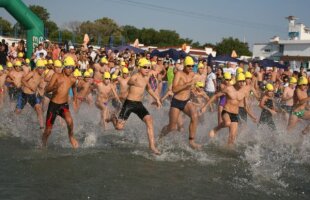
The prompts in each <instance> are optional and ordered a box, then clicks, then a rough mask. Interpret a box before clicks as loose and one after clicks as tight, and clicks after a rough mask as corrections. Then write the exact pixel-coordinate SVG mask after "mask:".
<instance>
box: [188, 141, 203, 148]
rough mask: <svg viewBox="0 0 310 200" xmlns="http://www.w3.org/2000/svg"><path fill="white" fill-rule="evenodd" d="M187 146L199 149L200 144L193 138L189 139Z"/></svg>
mask: <svg viewBox="0 0 310 200" xmlns="http://www.w3.org/2000/svg"><path fill="white" fill-rule="evenodd" d="M189 146H190V147H191V148H193V149H196V150H200V149H201V144H197V143H196V142H195V141H194V140H189Z"/></svg>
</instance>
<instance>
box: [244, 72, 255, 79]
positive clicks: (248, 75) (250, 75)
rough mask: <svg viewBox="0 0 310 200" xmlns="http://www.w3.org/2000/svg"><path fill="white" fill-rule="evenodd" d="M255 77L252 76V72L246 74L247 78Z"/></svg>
mask: <svg viewBox="0 0 310 200" xmlns="http://www.w3.org/2000/svg"><path fill="white" fill-rule="evenodd" d="M252 77H253V75H252V74H251V72H245V78H252Z"/></svg>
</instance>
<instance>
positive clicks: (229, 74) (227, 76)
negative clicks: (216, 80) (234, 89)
mask: <svg viewBox="0 0 310 200" xmlns="http://www.w3.org/2000/svg"><path fill="white" fill-rule="evenodd" d="M224 79H225V80H230V79H231V73H229V72H225V73H224Z"/></svg>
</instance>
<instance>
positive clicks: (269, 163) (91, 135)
mask: <svg viewBox="0 0 310 200" xmlns="http://www.w3.org/2000/svg"><path fill="white" fill-rule="evenodd" d="M163 109H164V112H163V110H157V109H155V108H149V111H150V113H151V115H152V116H153V118H154V130H155V137H156V138H158V135H159V132H160V130H161V128H162V127H163V126H164V125H166V124H167V123H168V114H167V112H168V108H163ZM256 113H259V112H258V110H256ZM216 115H217V113H207V114H206V115H205V116H204V123H201V124H199V127H198V130H197V136H196V141H197V142H198V143H201V144H203V149H202V150H201V151H196V150H193V149H191V148H190V147H189V146H188V131H187V130H185V131H184V133H171V134H169V135H167V136H166V137H165V138H163V140H162V141H161V142H159V143H158V148H159V149H160V151H161V152H162V154H161V155H159V156H154V155H152V154H150V153H149V150H148V139H147V135H146V127H145V125H144V123H143V122H141V120H140V119H139V118H138V117H136V116H135V115H134V114H132V116H131V117H130V118H129V120H128V122H127V125H126V129H125V130H124V131H121V132H119V131H115V130H114V129H113V127H112V125H111V126H110V127H109V130H107V131H103V130H102V129H101V127H100V125H99V120H100V116H99V111H98V110H97V109H96V108H95V107H92V108H89V107H88V106H87V105H82V107H81V109H80V112H79V114H78V115H76V114H73V117H74V133H75V136H76V137H77V139H78V141H79V142H80V147H81V149H80V150H79V152H83V151H85V150H88V152H92V151H89V150H96V149H97V150H98V149H100V150H101V151H102V150H105V149H111V148H112V149H113V148H114V149H119V148H126V149H129V151H130V153H131V154H132V155H135V156H140V157H143V158H146V159H149V160H153V161H158V162H167V161H168V162H193V163H196V164H197V165H202V166H203V165H213V166H221V165H225V166H226V167H233V168H234V169H235V173H234V174H233V176H234V178H233V180H232V181H231V182H230V183H229V184H233V185H234V186H235V187H239V188H241V189H242V188H243V187H248V185H251V186H252V187H253V188H256V189H258V190H260V191H263V192H265V193H267V194H277V193H285V190H287V189H289V188H290V187H291V186H292V185H291V184H292V179H291V177H293V179H294V180H296V179H297V180H299V181H304V182H305V183H307V181H308V180H309V179H308V178H306V177H299V175H298V170H300V168H302V166H307V167H308V168H309V164H310V137H309V135H306V136H303V137H301V136H300V134H299V132H300V130H301V128H302V127H301V126H303V125H299V126H298V127H297V128H296V131H295V132H294V133H293V134H291V135H288V134H287V133H286V131H285V124H284V123H283V122H282V121H277V120H276V125H277V127H278V132H276V133H272V132H270V131H269V130H268V128H267V127H261V128H259V129H258V128H257V126H256V124H253V123H252V122H250V120H249V121H248V126H247V127H246V128H243V129H241V130H240V131H239V135H238V138H237V141H236V148H235V149H234V150H229V149H226V148H225V146H226V142H227V136H228V130H227V129H224V130H221V131H220V132H219V134H218V136H217V137H216V138H215V139H213V140H210V139H209V138H208V137H207V133H208V131H209V130H210V129H211V128H213V127H214V126H215V125H216V123H217V116H216ZM0 120H1V121H2V123H1V127H0V128H1V131H0V134H1V137H15V138H19V139H20V141H21V142H23V143H27V144H30V145H33V146H34V147H37V146H39V145H40V142H41V136H42V130H40V129H39V127H38V123H37V118H36V115H35V112H34V111H33V110H32V108H30V107H29V106H26V108H25V109H24V110H23V112H22V114H21V115H19V116H15V115H14V114H12V111H11V110H10V109H7V108H6V109H4V110H2V111H1V115H0ZM188 123H189V122H188V118H186V121H185V125H184V127H185V128H186V127H188ZM48 143H49V146H51V147H52V148H53V149H57V148H64V149H67V148H68V149H69V148H71V146H70V144H69V141H68V136H67V128H66V126H65V125H64V123H63V122H61V120H58V119H56V122H55V125H54V128H53V131H52V135H51V136H50V138H49V141H48ZM94 152H96V151H94ZM230 163H234V164H233V165H232V166H229V164H230ZM240 169H241V171H238V170H240ZM302 169H303V168H302ZM270 188H273V189H270ZM293 192H294V191H293ZM302 192H304V191H297V193H302Z"/></svg>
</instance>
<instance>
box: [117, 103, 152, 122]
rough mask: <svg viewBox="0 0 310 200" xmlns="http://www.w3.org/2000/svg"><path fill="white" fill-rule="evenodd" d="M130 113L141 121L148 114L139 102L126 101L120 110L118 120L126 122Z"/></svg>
mask: <svg viewBox="0 0 310 200" xmlns="http://www.w3.org/2000/svg"><path fill="white" fill-rule="evenodd" d="M132 112H133V113H135V114H136V115H138V117H139V118H140V119H141V120H143V118H144V117H145V116H146V115H149V114H150V113H149V112H148V111H147V109H146V108H145V107H144V105H143V104H142V102H141V101H131V100H128V99H126V100H125V102H124V104H123V107H122V110H121V112H120V113H119V116H118V119H121V120H127V119H128V118H129V116H130V114H131V113H132Z"/></svg>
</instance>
